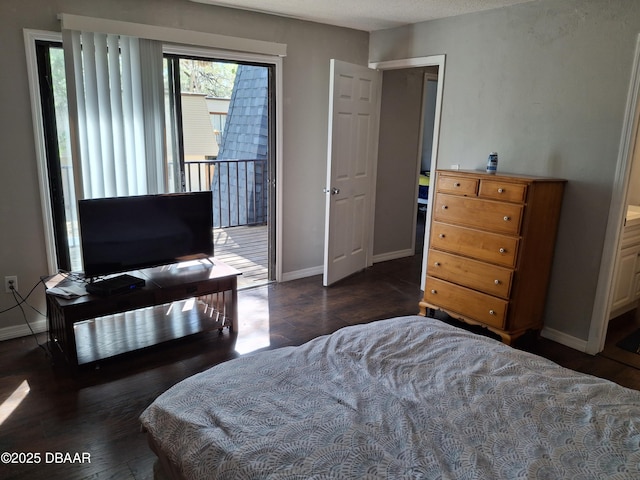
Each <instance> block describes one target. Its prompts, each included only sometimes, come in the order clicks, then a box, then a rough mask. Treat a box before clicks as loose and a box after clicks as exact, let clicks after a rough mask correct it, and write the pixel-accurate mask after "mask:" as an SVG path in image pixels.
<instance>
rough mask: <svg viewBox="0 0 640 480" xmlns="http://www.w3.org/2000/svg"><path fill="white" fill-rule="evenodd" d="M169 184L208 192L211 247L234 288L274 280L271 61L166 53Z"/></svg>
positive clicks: (273, 164) (189, 189)
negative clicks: (235, 274)
mask: <svg viewBox="0 0 640 480" xmlns="http://www.w3.org/2000/svg"><path fill="white" fill-rule="evenodd" d="M164 57H165V72H166V74H165V94H166V102H165V105H166V125H168V126H170V127H171V133H170V134H169V135H167V146H168V148H167V150H168V152H169V155H168V165H167V171H168V172H169V178H170V181H169V183H170V185H171V187H172V188H173V189H175V190H176V191H185V192H195V191H203V190H211V191H212V192H213V206H214V212H213V225H214V232H213V237H214V254H215V256H216V258H218V259H220V260H222V261H223V262H225V263H226V264H228V265H230V266H232V267H234V268H236V269H238V270H239V271H241V272H242V276H241V277H240V278H239V280H238V285H239V288H246V287H250V286H259V285H263V284H265V283H267V282H269V281H271V280H273V276H274V274H273V272H274V269H273V268H272V258H273V256H272V255H271V251H272V249H271V245H272V235H271V233H272V232H273V231H274V229H272V228H270V223H272V222H271V220H270V219H271V216H272V210H271V209H270V204H271V193H270V190H271V188H270V186H271V185H272V182H270V178H271V177H272V175H273V172H274V170H275V159H274V158H275V157H274V154H273V151H274V148H273V138H272V137H273V126H272V125H273V115H272V111H273V110H272V105H273V103H274V100H273V98H272V92H274V88H273V86H272V85H271V83H272V81H273V77H274V75H273V66H269V65H263V64H249V63H239V62H236V61H232V60H219V59H215V58H205V57H194V56H190V55H185V54H175V53H173V54H167V53H165V55H164Z"/></svg>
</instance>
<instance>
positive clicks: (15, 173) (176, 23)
mask: <svg viewBox="0 0 640 480" xmlns="http://www.w3.org/2000/svg"><path fill="white" fill-rule="evenodd" d="M62 12H64V13H71V14H77V15H84V16H94V17H102V18H108V19H114V20H123V21H128V22H136V23H146V24H152V25H162V26H167V27H174V28H181V29H190V30H195V31H202V32H210V33H216V34H221V35H229V36H235V37H245V38H251V39H257V40H265V41H270V42H277V43H286V44H287V45H288V48H287V57H286V58H285V59H284V62H283V70H284V73H283V85H284V98H283V99H282V103H283V131H284V144H283V145H282V148H283V158H284V169H283V170H284V171H283V178H284V185H282V188H283V190H284V225H285V226H284V234H283V251H284V254H283V258H282V265H283V272H284V273H285V274H286V273H288V272H296V271H305V270H306V269H311V268H315V267H317V266H318V265H321V264H322V259H323V232H324V200H325V198H324V194H323V193H322V188H323V186H324V183H325V176H326V171H325V169H326V144H327V116H328V97H329V86H328V79H329V59H330V58H337V59H340V60H344V61H347V62H351V63H358V64H361V65H366V64H367V60H368V56H367V55H368V34H367V33H365V32H360V31H355V30H350V29H344V28H337V27H330V26H326V25H320V24H314V23H310V22H302V21H297V20H292V19H287V18H283V17H275V16H268V15H262V14H257V13H251V12H247V11H239V10H230V9H225V8H220V7H213V6H209V5H204V4H200V3H194V2H190V1H187V0H136V1H135V2H132V1H130V0H2V1H1V2H0V44H2V52H3V73H2V75H0V92H1V93H0V99H1V100H0V101H1V103H2V109H1V110H0V145H2V154H1V156H0V163H1V164H2V175H0V280H2V279H3V278H4V276H6V275H17V276H18V280H19V287H20V291H21V292H23V293H25V294H26V293H27V292H28V291H29V289H30V288H31V287H32V286H33V285H35V284H36V283H37V282H38V279H39V278H40V276H41V275H46V274H49V273H51V272H48V271H47V270H48V269H47V261H46V258H45V257H46V253H45V246H44V242H43V228H42V215H41V207H40V192H39V189H38V176H37V169H36V161H35V147H34V136H33V129H32V124H31V110H30V99H29V92H28V82H27V70H26V61H25V48H24V40H23V29H24V28H28V29H36V30H49V31H59V30H60V25H59V22H58V20H57V15H58V13H62ZM30 301H31V302H32V304H34V305H35V306H36V307H39V308H40V309H41V310H44V294H43V288H42V287H38V288H37V289H36V291H35V293H34V295H33V296H32V297H31V299H30ZM11 305H13V301H12V298H11V296H10V295H7V294H4V293H2V292H0V310H3V309H5V308H8V307H10V306H11ZM26 311H27V314H28V315H29V317H30V318H31V320H37V319H38V318H40V317H39V316H38V315H37V314H35V313H34V312H33V311H32V310H30V309H26ZM22 326H23V320H22V316H21V314H20V311H19V310H18V309H14V310H12V311H10V312H8V313H4V314H1V315H0V333H2V331H11V332H13V331H15V330H16V329H19V328H22ZM13 327H15V328H13ZM25 330H26V329H25ZM0 337H1V335H0Z"/></svg>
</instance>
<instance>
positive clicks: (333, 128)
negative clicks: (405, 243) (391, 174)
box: [323, 60, 382, 286]
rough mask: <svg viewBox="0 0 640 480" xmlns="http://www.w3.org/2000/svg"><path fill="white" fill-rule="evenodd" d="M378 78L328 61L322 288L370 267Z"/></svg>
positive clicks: (375, 73) (368, 71)
mask: <svg viewBox="0 0 640 480" xmlns="http://www.w3.org/2000/svg"><path fill="white" fill-rule="evenodd" d="M381 83H382V74H381V73H380V72H378V71H376V70H372V69H370V68H367V67H363V66H361V65H353V64H349V63H345V62H342V61H338V60H331V83H330V104H329V144H328V148H327V157H328V159H327V183H326V187H325V193H326V197H327V198H326V209H325V212H326V213H325V242H324V281H323V283H324V285H325V286H327V285H331V284H332V283H335V282H337V281H338V280H340V279H342V278H345V277H347V276H348V275H351V274H352V273H355V272H357V271H359V270H362V269H363V268H365V267H367V266H368V265H370V264H371V253H372V247H373V218H374V199H375V168H376V162H377V152H378V127H379V116H380V92H381Z"/></svg>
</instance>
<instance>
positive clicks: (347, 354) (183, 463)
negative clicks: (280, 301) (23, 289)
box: [141, 316, 640, 480]
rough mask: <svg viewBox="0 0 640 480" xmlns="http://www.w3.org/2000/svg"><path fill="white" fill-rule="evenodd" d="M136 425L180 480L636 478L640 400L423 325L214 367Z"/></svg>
mask: <svg viewBox="0 0 640 480" xmlns="http://www.w3.org/2000/svg"><path fill="white" fill-rule="evenodd" d="M141 421H142V424H143V427H144V428H145V429H146V430H147V431H148V432H149V434H150V435H152V437H153V441H154V442H155V444H156V445H157V446H159V447H160V449H161V450H162V452H163V453H164V454H165V455H166V457H168V459H169V460H170V461H171V462H172V463H173V464H174V465H176V466H177V467H178V469H179V470H180V471H181V472H182V475H183V476H184V477H185V478H188V479H211V478H221V479H226V478H234V479H235V478H247V479H248V478H278V479H294V478H296V479H310V478H318V479H320V478H322V479H325V478H345V479H366V478H379V479H401V478H423V479H454V478H455V479H489V480H495V479H509V480H513V479H517V478H527V479H552V480H558V479H563V480H564V479H580V480H584V479H598V480H601V479H604V478H606V479H639V478H640V392H638V391H635V390H629V389H626V388H623V387H620V386H618V385H615V384H613V383H611V382H609V381H606V380H601V379H598V378H595V377H592V376H587V375H583V374H580V373H576V372H573V371H571V370H567V369H565V368H562V367H559V366H558V365H556V364H554V363H552V362H550V361H548V360H546V359H543V358H540V357H537V356H534V355H531V354H528V353H524V352H521V351H518V350H516V349H513V348H511V347H508V346H505V345H503V344H501V343H499V342H497V341H494V340H491V339H487V338H483V337H478V336H476V335H474V334H471V333H468V332H466V331H463V330H460V329H458V328H455V327H451V326H449V325H446V324H443V323H441V322H439V321H437V320H433V319H429V318H424V317H419V316H415V317H401V318H394V319H389V320H383V321H378V322H374V323H371V324H365V325H357V326H353V327H347V328H344V329H341V330H339V331H337V332H336V333H334V334H333V335H330V336H324V337H320V338H317V339H315V340H312V341H310V342H309V343H307V344H305V345H302V346H300V347H287V348H281V349H278V350H272V351H266V352H261V353H257V354H254V355H249V356H245V357H241V358H238V359H236V360H231V361H229V362H226V363H223V364H221V365H218V366H216V367H213V368H211V369H210V370H207V371H205V372H203V373H200V374H198V375H195V376H193V377H191V378H188V379H186V380H184V381H183V382H181V383H179V384H178V385H176V386H174V387H173V388H171V389H169V390H168V391H167V392H165V393H164V394H162V395H161V396H160V397H159V398H158V399H157V400H156V401H155V402H154V403H153V404H152V405H151V406H150V407H149V408H148V409H147V410H146V411H145V412H144V413H143V414H142V416H141Z"/></svg>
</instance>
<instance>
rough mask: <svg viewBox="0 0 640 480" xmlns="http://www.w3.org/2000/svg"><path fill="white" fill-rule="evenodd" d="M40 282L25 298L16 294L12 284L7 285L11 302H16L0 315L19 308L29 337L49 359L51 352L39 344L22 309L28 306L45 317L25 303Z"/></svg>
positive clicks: (18, 293)
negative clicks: (24, 305)
mask: <svg viewBox="0 0 640 480" xmlns="http://www.w3.org/2000/svg"><path fill="white" fill-rule="evenodd" d="M40 283H41V282H38V283H36V284H35V285H34V286H33V288H32V289H31V290H30V291H29V293H28V294H27V296H26V297H23V296H22V295H20V292H18V291H17V290H16V289H15V287H14V285H13V284H10V285H9V290H11V294H12V295H13V300H14V301H15V302H16V304H15V305H14V306H12V307H9V308H7V309H5V310H1V311H0V314H2V313H5V312H8V311H10V310H13V309H14V308H19V309H20V311H21V312H22V318H23V319H24V323H26V324H27V327H29V331H30V332H31V336H32V337H33V339H34V340H35V342H36V344H37V345H38V347H40V348H41V349H42V350H43V351H44V354H45V356H46V357H47V358H51V352H50V351H49V349H48V347H47V346H46V345H43V344H41V343H40V342H39V341H38V337H37V335H36V333H35V332H34V330H33V328H32V327H31V324H30V323H29V320H28V319H27V314H26V312H25V311H24V308H22V305H23V304H26V305H27V306H29V307H30V308H31V309H32V310H34V311H35V312H36V313H38V314H39V315H42V316H43V317H45V318H46V315H45V314H44V313H42V312H41V311H40V310H38V309H37V308H35V307H34V306H33V305H31V304H29V303H28V302H27V299H28V298H29V297H30V296H31V294H32V293H33V291H34V290H35V289H36V288H37V287H38V285H40Z"/></svg>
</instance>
